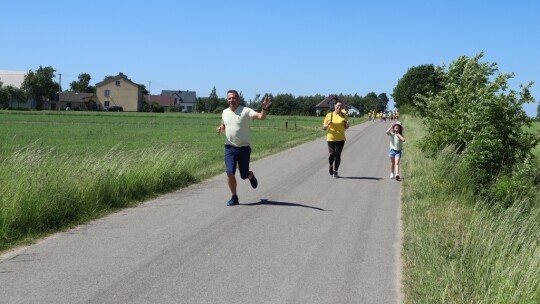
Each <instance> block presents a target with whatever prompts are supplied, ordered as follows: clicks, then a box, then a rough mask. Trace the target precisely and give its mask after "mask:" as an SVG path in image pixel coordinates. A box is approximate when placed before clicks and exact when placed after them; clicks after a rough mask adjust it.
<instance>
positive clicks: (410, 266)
mask: <svg viewBox="0 0 540 304" xmlns="http://www.w3.org/2000/svg"><path fill="white" fill-rule="evenodd" d="M405 119H406V125H407V139H408V142H409V145H408V146H407V157H405V158H404V159H403V167H404V170H403V171H404V172H408V174H409V175H410V177H409V178H404V180H403V196H402V200H403V208H402V212H403V222H404V242H403V258H404V264H405V265H404V291H405V298H406V302H407V303H486V304H487V303H490V304H491V303H501V304H502V303H540V246H539V245H540V202H539V201H538V196H534V197H532V198H530V199H533V200H536V202H535V203H533V204H531V205H532V206H533V208H532V209H527V210H524V209H523V208H522V207H521V206H520V205H519V204H516V205H514V206H513V207H510V208H508V209H499V210H496V209H493V207H492V206H491V205H488V204H484V203H483V202H478V201H475V196H474V195H473V187H472V183H471V179H470V177H469V176H468V174H467V172H463V171H462V169H460V168H462V166H459V165H458V164H459V163H460V162H461V159H460V156H459V155H456V154H455V153H454V152H453V151H452V149H448V150H445V151H444V152H443V153H442V154H441V155H440V156H439V157H437V158H436V159H426V158H425V157H424V156H423V154H422V153H421V152H420V151H419V149H417V147H416V145H415V142H417V141H418V139H419V138H420V137H421V136H423V132H424V129H423V126H422V125H421V124H420V122H419V121H418V120H417V119H413V118H410V117H406V118H405Z"/></svg>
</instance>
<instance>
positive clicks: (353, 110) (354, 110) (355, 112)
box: [347, 105, 360, 117]
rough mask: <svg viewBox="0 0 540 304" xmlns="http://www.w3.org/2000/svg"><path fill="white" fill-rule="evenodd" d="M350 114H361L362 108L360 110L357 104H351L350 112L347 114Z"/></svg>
mask: <svg viewBox="0 0 540 304" xmlns="http://www.w3.org/2000/svg"><path fill="white" fill-rule="evenodd" d="M347 115H349V116H354V117H356V116H360V110H358V109H357V108H356V107H355V106H353V105H350V106H349V114H347Z"/></svg>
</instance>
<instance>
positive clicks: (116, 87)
mask: <svg viewBox="0 0 540 304" xmlns="http://www.w3.org/2000/svg"><path fill="white" fill-rule="evenodd" d="M96 96H97V106H98V108H99V109H100V110H102V109H106V108H108V107H111V106H120V107H122V108H123V109H124V111H131V112H140V111H142V107H143V86H142V85H140V84H137V83H134V82H133V81H131V80H130V79H129V78H128V77H127V76H126V75H124V74H122V73H119V74H118V75H117V76H114V77H110V78H107V79H105V80H103V81H102V82H98V83H96Z"/></svg>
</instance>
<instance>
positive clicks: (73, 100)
mask: <svg viewBox="0 0 540 304" xmlns="http://www.w3.org/2000/svg"><path fill="white" fill-rule="evenodd" d="M49 103H50V105H49V107H50V109H51V110H82V111H97V110H99V107H98V103H99V100H98V98H97V96H96V94H94V93H75V92H61V93H59V94H58V98H57V100H56V101H50V102H49ZM44 107H45V105H44Z"/></svg>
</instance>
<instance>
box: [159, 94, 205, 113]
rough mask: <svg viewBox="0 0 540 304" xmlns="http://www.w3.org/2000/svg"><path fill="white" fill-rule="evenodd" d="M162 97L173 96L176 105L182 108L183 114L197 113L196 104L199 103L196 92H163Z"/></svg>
mask: <svg viewBox="0 0 540 304" xmlns="http://www.w3.org/2000/svg"><path fill="white" fill-rule="evenodd" d="M161 95H162V96H173V98H174V105H180V106H182V109H183V110H182V112H188V113H191V112H195V104H196V103H197V95H196V93H195V91H189V90H187V91H182V90H178V91H170V90H163V91H161Z"/></svg>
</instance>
